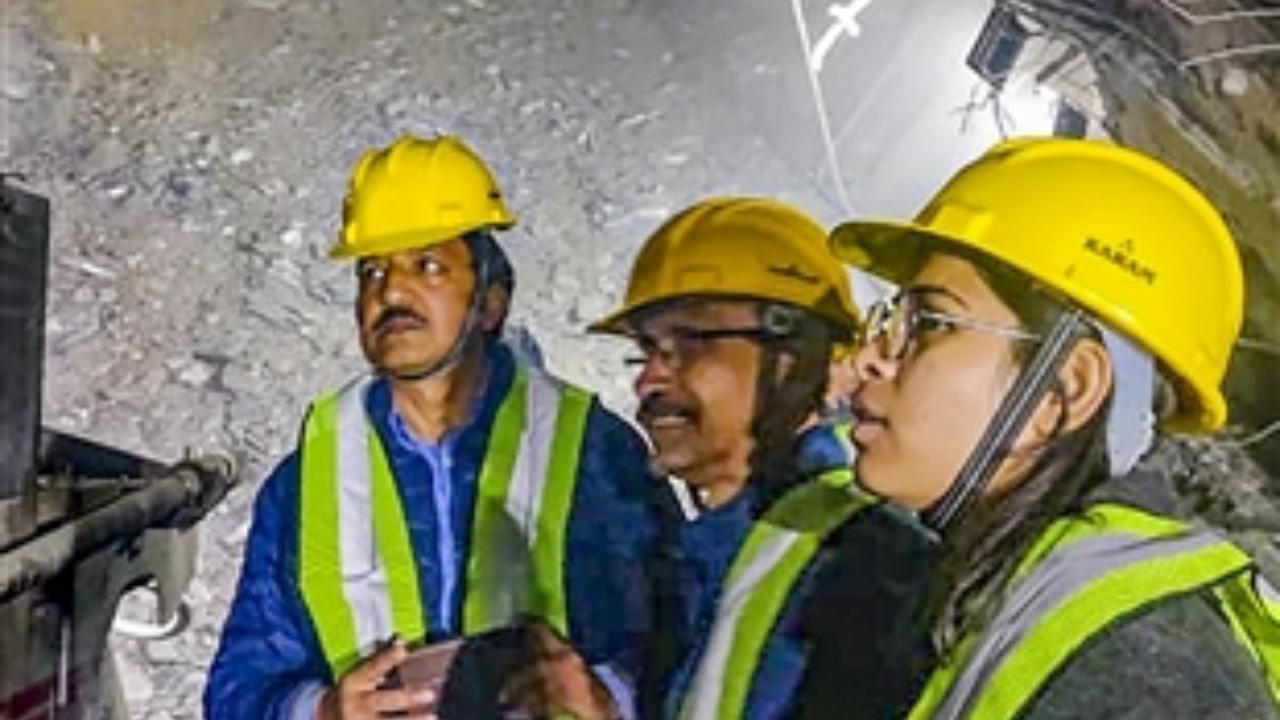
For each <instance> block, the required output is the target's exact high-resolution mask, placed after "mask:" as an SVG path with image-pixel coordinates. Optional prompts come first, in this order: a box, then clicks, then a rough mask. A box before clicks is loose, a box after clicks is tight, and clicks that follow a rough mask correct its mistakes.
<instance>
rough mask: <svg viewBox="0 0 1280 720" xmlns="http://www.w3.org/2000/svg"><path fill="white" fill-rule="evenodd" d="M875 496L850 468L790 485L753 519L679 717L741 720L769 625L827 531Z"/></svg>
mask: <svg viewBox="0 0 1280 720" xmlns="http://www.w3.org/2000/svg"><path fill="white" fill-rule="evenodd" d="M875 503H876V500H875V499H873V498H872V497H871V496H869V495H866V494H864V493H863V492H862V491H860V490H859V489H858V488H857V486H856V485H855V484H854V483H853V473H852V472H851V471H849V470H847V469H840V470H833V471H830V472H827V473H825V474H823V475H820V476H818V477H816V478H814V479H812V480H809V481H807V482H805V483H804V484H802V485H800V486H798V487H796V488H793V489H792V490H790V491H789V492H788V493H787V494H786V495H783V496H782V498H781V499H779V500H778V501H777V502H775V503H774V504H773V505H772V506H771V507H770V508H769V510H768V511H767V512H766V513H765V515H764V517H762V518H761V519H760V520H758V521H756V522H755V523H754V524H753V525H752V526H751V530H750V532H749V533H748V534H747V538H746V540H745V541H744V542H743V544H742V547H741V548H739V549H738V553H737V555H735V556H734V559H733V564H732V565H730V567H729V573H728V575H727V576H726V577H725V581H724V585H723V588H722V590H721V592H720V598H719V600H718V601H717V603H716V616H715V621H714V623H713V624H712V627H711V635H710V638H709V639H708V641H707V644H706V647H705V649H704V650H703V653H702V657H701V658H700V659H699V662H698V668H697V670H696V671H695V672H694V676H693V681H692V682H691V683H690V686H689V690H688V692H687V693H686V694H685V697H684V699H683V701H682V703H681V708H680V718H681V720H736V719H737V718H741V717H742V716H743V712H745V709H746V705H747V696H748V693H749V691H750V689H751V682H752V680H753V678H754V677H755V671H756V667H757V665H758V664H759V662H760V655H761V652H762V650H763V649H764V645H765V641H766V640H768V638H769V632H770V631H771V630H772V629H773V626H774V624H775V623H776V622H777V620H778V615H779V614H780V613H781V612H782V608H783V606H784V605H785V604H786V601H787V598H788V597H789V596H790V595H791V589H792V587H793V586H794V585H795V583H796V581H797V580H798V579H799V577H800V575H801V573H802V572H803V571H804V569H805V568H806V567H808V566H809V563H810V562H811V561H812V560H813V558H814V556H815V555H816V554H817V553H818V549H819V548H821V547H822V543H823V541H824V540H825V539H826V537H827V536H828V535H829V534H830V533H831V532H832V531H834V530H835V529H836V528H838V527H840V526H841V525H842V524H843V523H844V522H845V521H846V520H848V519H849V518H850V517H852V516H853V515H854V513H856V512H858V511H860V510H862V509H864V508H867V507H869V506H871V505H873V504H875Z"/></svg>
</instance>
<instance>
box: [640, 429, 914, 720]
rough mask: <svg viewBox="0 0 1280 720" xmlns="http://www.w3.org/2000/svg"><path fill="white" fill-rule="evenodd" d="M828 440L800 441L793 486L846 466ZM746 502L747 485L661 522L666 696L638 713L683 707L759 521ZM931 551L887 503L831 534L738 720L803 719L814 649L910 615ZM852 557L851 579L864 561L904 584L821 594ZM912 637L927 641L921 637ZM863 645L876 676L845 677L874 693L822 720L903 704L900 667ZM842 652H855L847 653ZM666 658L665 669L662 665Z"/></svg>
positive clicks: (777, 629)
mask: <svg viewBox="0 0 1280 720" xmlns="http://www.w3.org/2000/svg"><path fill="white" fill-rule="evenodd" d="M834 433H835V430H834V429H833V428H831V427H829V426H819V427H817V428H814V429H812V430H810V431H808V432H806V433H805V434H804V435H803V436H802V437H801V439H800V442H799V444H798V454H797V457H796V462H795V466H796V469H797V470H798V473H797V477H798V480H803V479H805V478H809V477H813V476H815V475H817V474H820V473H821V472H823V471H825V470H830V469H833V468H836V467H841V466H848V465H849V464H850V463H851V458H850V457H849V456H848V455H847V451H846V450H845V449H844V448H845V445H844V444H843V443H841V442H840V441H839V440H838V439H837V438H836V437H835V435H834ZM754 504H755V492H754V489H753V488H752V487H751V486H750V485H748V487H747V488H746V489H744V490H743V492H741V493H740V494H739V495H738V496H736V497H735V498H734V499H733V500H731V501H730V502H728V503H727V504H725V505H723V506H721V507H718V508H715V509H714V510H711V511H708V512H704V513H703V514H702V515H700V516H699V517H697V518H696V519H694V520H683V521H677V522H674V523H671V522H668V523H664V525H665V527H664V532H663V535H664V539H663V542H662V550H661V554H660V557H661V559H660V560H659V561H658V563H659V565H658V566H656V567H655V571H654V572H655V577H658V578H660V580H659V582H661V583H662V589H661V591H660V594H659V595H658V597H657V603H658V605H657V608H658V610H657V612H658V618H659V619H658V623H659V632H662V633H664V634H665V635H667V638H666V648H665V649H664V650H660V651H658V653H656V654H655V655H654V656H652V657H651V658H650V663H651V668H650V672H651V673H655V674H656V675H657V676H658V677H659V678H660V680H659V684H660V686H661V687H663V688H664V691H663V692H662V696H663V697H662V701H661V705H662V707H661V708H660V709H657V710H655V708H653V707H652V706H650V707H647V708H646V710H645V714H646V716H648V717H661V718H676V717H678V716H679V712H680V704H681V701H682V699H683V697H684V695H685V693H686V692H687V691H688V688H689V686H690V684H691V683H692V681H693V676H694V673H695V671H696V669H697V665H698V662H699V660H700V659H701V656H702V652H703V650H704V647H705V644H706V642H707V641H708V639H709V637H710V634H711V627H712V623H713V622H714V620H715V612H716V604H717V602H718V601H719V597H720V590H721V586H722V584H723V582H724V579H725V576H726V575H727V574H728V571H729V567H730V566H731V565H732V563H733V560H734V557H735V556H736V554H737V552H738V549H739V547H740V546H741V545H742V543H743V541H745V539H746V537H747V533H748V532H749V531H750V529H751V524H752V522H753V521H754V518H755V517H756V515H757V514H758V513H756V512H754V511H753V510H754V508H753V505H754ZM850 549H852V550H853V552H850ZM930 552H931V550H930V544H929V542H928V540H927V537H926V536H925V535H924V534H923V533H922V532H921V531H920V530H919V527H918V526H917V525H915V523H914V521H913V520H912V518H910V517H909V516H906V515H905V514H904V513H903V512H902V511H900V510H894V509H891V508H890V507H889V506H885V505H877V506H872V507H871V508H868V509H866V510H863V511H861V512H859V513H858V514H856V515H854V516H853V517H852V518H851V519H850V520H848V521H847V522H846V523H845V524H844V526H842V527H841V528H840V529H838V530H837V531H835V532H833V533H832V534H831V536H829V537H828V538H827V541H826V542H825V543H824V545H823V548H822V549H821V550H820V551H819V553H818V555H817V557H816V558H815V560H814V561H813V562H811V563H810V565H809V567H808V568H806V569H805V571H804V572H803V573H802V574H801V576H800V578H799V579H798V580H797V582H796V585H795V586H794V587H793V589H792V592H791V595H790V596H789V597H788V599H787V601H786V604H785V605H784V606H783V609H782V612H781V613H780V614H779V617H778V620H777V622H776V624H775V626H774V628H773V630H772V632H771V633H770V635H769V637H768V639H767V640H766V642H765V646H764V648H763V650H762V653H761V658H760V661H759V664H758V665H757V667H756V671H755V675H754V676H753V678H752V681H751V686H750V691H749V692H748V696H747V706H746V713H745V715H744V717H745V718H748V719H749V720H773V719H774V718H784V717H795V716H798V715H799V714H800V713H801V712H802V708H801V707H800V701H799V697H800V696H801V695H802V694H803V692H802V687H803V686H804V685H806V684H807V683H808V682H809V680H808V679H807V671H808V664H809V660H810V657H811V655H812V651H813V649H814V647H815V645H816V644H817V643H818V642H819V641H821V640H822V639H823V636H824V635H825V634H826V633H829V632H831V631H832V629H833V628H834V627H836V625H837V624H846V625H847V624H853V625H859V626H862V627H865V628H866V629H867V632H866V633H865V635H866V636H867V637H873V636H877V635H879V634H880V633H873V632H871V631H872V630H883V629H884V628H885V626H886V623H891V624H893V625H894V626H900V625H902V624H904V621H907V620H909V619H910V618H912V617H913V616H914V614H915V613H916V612H917V610H918V607H919V606H918V603H919V602H920V601H921V600H923V597H924V595H923V592H921V590H922V589H923V585H924V582H925V580H926V578H927V566H926V563H927V561H928V557H929V555H930ZM853 556H861V557H860V558H859V560H858V564H859V566H860V567H859V568H856V569H855V572H856V571H857V570H858V569H861V568H863V567H865V568H867V569H868V570H869V569H870V567H871V566H870V565H861V563H863V562H866V563H876V564H878V565H880V566H891V567H893V568H894V569H895V571H894V572H893V573H892V574H893V576H894V577H895V578H896V579H897V580H902V579H904V578H905V580H906V583H905V584H904V583H899V584H898V585H896V586H894V587H887V586H886V585H884V584H880V583H872V582H870V579H871V578H872V577H875V575H874V574H872V573H870V572H868V573H867V574H866V575H865V577H866V578H867V582H865V583H855V584H853V588H854V592H853V594H849V593H847V592H846V593H845V594H844V595H843V596H841V597H838V598H837V597H829V596H828V595H827V593H826V588H827V587H830V586H833V583H832V582H831V580H832V579H834V578H835V577H836V576H841V577H842V578H843V576H845V575H847V573H848V558H850V557H853ZM869 556H870V557H869ZM834 587H837V588H840V590H841V591H842V592H844V591H846V590H847V589H848V588H849V587H850V583H849V582H847V581H843V580H842V581H841V582H839V583H838V584H835V585H834ZM855 595H856V596H855ZM833 604H835V605H839V608H838V611H839V614H838V615H836V616H833V615H832V612H831V610H832V606H833ZM845 634H846V635H847V632H846V633H845ZM919 637H920V639H921V640H923V639H924V638H925V636H924V635H923V634H922V635H920V636H919ZM865 647H866V649H867V653H866V654H867V655H868V662H866V663H863V664H864V665H867V666H874V667H877V668H878V667H883V668H884V674H883V675H884V676H881V675H880V674H879V671H878V670H873V671H872V672H870V673H869V674H868V676H867V677H863V678H850V679H849V680H850V682H857V683H865V687H867V688H869V689H874V691H875V692H874V693H868V697H867V702H866V703H864V704H862V705H861V706H860V707H858V708H856V710H858V711H859V712H854V711H855V708H851V707H845V708H841V709H840V710H839V711H837V712H835V713H834V714H829V715H820V717H890V715H887V714H879V713H880V712H881V710H882V709H883V708H885V707H886V706H891V707H899V706H900V705H901V704H902V703H904V702H906V701H909V699H910V697H911V696H910V694H909V693H910V692H911V690H913V689H914V687H915V685H914V684H913V685H911V686H910V687H901V688H898V687H896V686H897V685H898V684H899V681H898V678H897V674H896V673H897V667H898V666H899V661H898V660H897V659H895V658H893V657H879V658H877V657H876V656H877V655H878V650H877V648H875V647H874V646H872V645H867V646H865ZM913 647H914V646H913ZM845 651H846V653H850V654H856V651H853V652H850V651H848V649H847V647H846V648H845ZM664 652H665V655H666V660H667V663H666V664H667V667H663V665H664V658H663V654H664ZM671 661H674V662H671ZM878 661H882V662H878ZM903 662H905V659H904V660H903ZM852 664H854V665H858V663H857V662H853V663H852ZM651 677H652V676H651ZM912 679H913V680H915V679H916V678H912ZM651 682H652V680H651ZM891 687H892V689H891ZM649 702H652V699H650V701H649ZM908 707H909V704H908Z"/></svg>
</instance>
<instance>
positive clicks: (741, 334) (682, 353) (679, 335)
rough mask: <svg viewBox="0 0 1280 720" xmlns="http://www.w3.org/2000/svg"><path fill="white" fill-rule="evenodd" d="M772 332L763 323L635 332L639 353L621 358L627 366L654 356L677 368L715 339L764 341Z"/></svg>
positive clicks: (670, 366) (703, 351)
mask: <svg viewBox="0 0 1280 720" xmlns="http://www.w3.org/2000/svg"><path fill="white" fill-rule="evenodd" d="M774 336H775V334H774V333H772V332H770V331H769V330H767V329H765V328H763V327H728V328H696V327H688V326H683V325H677V326H676V327H673V328H671V329H669V330H668V331H667V334H666V335H664V336H663V337H654V336H652V335H644V334H637V335H636V336H635V338H634V339H635V343H636V350H638V351H639V353H640V354H639V355H632V356H630V357H627V358H626V359H624V360H623V362H624V363H625V364H626V365H628V366H642V365H647V364H649V361H650V360H652V359H653V358H654V357H657V358H658V359H659V360H661V361H662V362H663V364H664V365H666V366H667V367H668V368H670V369H672V370H679V369H680V368H682V367H684V366H685V365H686V364H688V363H689V362H690V361H692V360H694V359H696V358H698V357H699V356H701V355H703V354H705V353H706V351H707V347H708V346H709V345H711V344H712V343H714V342H718V341H720V340H726V339H730V338H739V339H744V340H750V341H752V342H765V341H766V340H769V339H770V338H773V337H774Z"/></svg>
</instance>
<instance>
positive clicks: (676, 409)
mask: <svg viewBox="0 0 1280 720" xmlns="http://www.w3.org/2000/svg"><path fill="white" fill-rule="evenodd" d="M668 415H678V416H682V417H687V418H690V419H692V418H693V417H694V416H695V415H696V413H695V412H694V411H693V410H692V409H691V408H689V407H688V406H687V405H684V404H682V403H679V402H676V401H675V400H672V399H671V396H670V395H668V394H667V393H660V392H659V393H653V394H651V395H646V396H645V397H644V398H642V399H641V400H640V406H639V407H638V408H636V419H637V420H639V421H640V422H642V423H643V422H645V421H646V420H651V419H653V418H655V417H662V416H668Z"/></svg>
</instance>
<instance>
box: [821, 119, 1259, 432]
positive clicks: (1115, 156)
mask: <svg viewBox="0 0 1280 720" xmlns="http://www.w3.org/2000/svg"><path fill="white" fill-rule="evenodd" d="M831 243H832V249H833V251H834V252H835V253H836V254H837V255H838V256H840V257H841V258H843V259H844V260H846V261H847V262H849V263H851V264H853V265H855V266H858V267H861V268H864V269H866V270H867V271H869V272H871V273H873V274H876V275H879V276H881V277H884V278H886V279H888V280H890V281H892V282H896V283H901V282H903V281H904V280H906V279H907V277H906V276H907V275H908V274H909V273H911V272H912V271H913V265H914V264H915V263H916V262H918V259H919V253H920V252H921V250H922V249H923V250H927V249H928V248H930V247H938V246H939V245H941V246H942V248H941V249H943V250H945V249H946V246H947V245H952V246H960V247H961V248H965V249H968V250H970V251H977V252H978V253H981V254H984V255H987V256H990V257H993V258H996V259H998V260H1001V261H1004V262H1005V263H1007V264H1009V265H1010V266H1012V267H1014V268H1016V269H1018V270H1020V271H1021V272H1023V273H1026V274H1027V275H1028V276H1030V277H1032V278H1034V279H1036V280H1037V281H1039V282H1040V283H1042V284H1044V285H1045V286H1047V287H1049V288H1052V289H1054V290H1056V291H1057V292H1059V293H1061V294H1062V295H1063V296H1065V297H1066V298H1069V299H1070V300H1072V301H1074V302H1075V303H1076V304H1078V305H1079V306H1080V307H1081V308H1083V309H1084V310H1086V311H1088V312H1090V313H1092V314H1093V315H1094V316H1095V317H1096V318H1098V319H1099V320H1100V321H1102V322H1104V323H1105V324H1106V325H1108V326H1109V327H1111V328H1112V329H1114V330H1116V331H1118V332H1121V333H1123V334H1125V335H1127V336H1128V337H1129V338H1131V339H1132V340H1134V341H1136V342H1137V343H1138V344H1139V345H1141V346H1143V347H1144V348H1145V349H1146V350H1147V352H1149V353H1151V355H1152V356H1153V357H1155V358H1156V360H1157V361H1159V362H1160V363H1161V364H1162V366H1163V369H1164V371H1165V375H1166V376H1167V377H1169V379H1171V380H1172V381H1173V382H1174V384H1175V386H1176V390H1177V393H1178V407H1177V410H1176V411H1175V413H1174V414H1173V415H1172V416H1171V417H1169V418H1166V420H1165V422H1164V427H1165V429H1167V430H1174V431H1178V430H1181V431H1188V432H1211V431H1213V430H1216V429H1218V428H1220V427H1222V425H1223V423H1224V422H1225V421H1226V416H1227V405H1226V401H1225V400H1224V398H1223V396H1222V392H1221V390H1220V388H1219V386H1220V385H1221V383H1222V379H1223V376H1224V375H1225V374H1226V370H1227V363H1228V361H1229V359H1230V356H1231V350H1232V347H1233V345H1234V343H1235V340H1236V336H1237V335H1238V334H1239V332H1240V324H1241V321H1242V315H1243V312H1244V280H1243V277H1242V273H1241V269H1240V256H1239V254H1238V252H1237V250H1236V244H1235V241H1234V239H1233V238H1232V236H1231V232H1230V231H1229V230H1228V229H1227V226H1226V224H1225V223H1224V222H1223V220H1222V217H1221V216H1220V215H1219V214H1218V212H1217V211H1216V210H1215V209H1214V207H1213V206H1212V205H1211V204H1210V203H1209V201H1208V200H1207V199H1206V198H1205V197H1204V195H1202V194H1201V193H1200V191H1198V190H1197V189H1196V188H1195V187H1193V186H1192V185H1191V183H1190V182H1188V181H1187V180H1186V179H1184V178H1183V177H1182V176H1180V175H1178V174H1177V173H1175V172H1174V171H1173V170H1171V169H1169V168H1168V167H1166V166H1164V165H1162V164H1161V163H1159V162H1157V161H1156V160H1153V159H1152V158H1149V157H1147V156H1146V155H1142V154H1140V153H1138V152H1135V151H1133V150H1128V149H1125V148H1121V147H1118V146H1115V145H1112V144H1110V143H1105V142H1099V141H1092V140H1070V139H1063V138H1024V139H1018V140H1011V141H1008V142H1004V143H1001V144H999V145H997V146H995V147H994V148H992V149H991V150H989V151H988V152H987V153H986V154H985V155H983V156H982V157H981V158H979V159H978V160H976V161H975V162H973V163H972V164H970V165H969V166H968V167H966V168H964V169H963V170H961V171H960V172H959V173H958V174H957V175H956V176H955V177H953V178H952V179H951V181H950V182H949V183H948V184H947V185H946V186H945V187H943V188H942V190H941V191H939V192H938V194H937V195H936V196H934V198H933V199H932V200H931V201H930V202H929V204H928V205H927V206H926V207H925V208H924V210H923V211H921V212H920V214H919V215H918V216H917V217H916V219H915V222H913V223H909V224H903V223H890V222H851V223H847V224H845V225H841V226H840V227H838V228H836V230H835V232H834V233H833V234H832V238H831Z"/></svg>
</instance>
